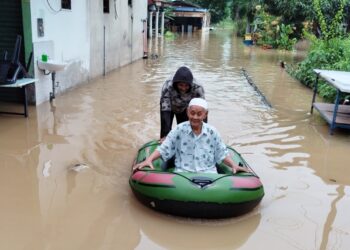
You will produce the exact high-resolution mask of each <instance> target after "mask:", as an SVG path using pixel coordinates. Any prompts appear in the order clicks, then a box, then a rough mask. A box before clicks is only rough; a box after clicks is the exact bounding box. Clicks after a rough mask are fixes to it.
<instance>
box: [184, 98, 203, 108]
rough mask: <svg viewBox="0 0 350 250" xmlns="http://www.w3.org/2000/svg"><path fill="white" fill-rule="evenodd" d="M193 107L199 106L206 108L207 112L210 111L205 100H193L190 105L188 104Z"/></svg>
mask: <svg viewBox="0 0 350 250" xmlns="http://www.w3.org/2000/svg"><path fill="white" fill-rule="evenodd" d="M191 106H199V107H202V108H204V109H205V110H208V103H207V101H206V100H204V99H203V98H193V99H192V100H191V101H190V104H188V107H191Z"/></svg>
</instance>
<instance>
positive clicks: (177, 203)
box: [129, 141, 264, 218]
mask: <svg viewBox="0 0 350 250" xmlns="http://www.w3.org/2000/svg"><path fill="white" fill-rule="evenodd" d="M158 145H159V143H158V141H150V142H148V143H146V144H145V145H143V146H142V147H141V148H140V149H139V151H138V154H137V157H136V159H135V162H134V164H137V163H139V162H142V161H143V160H145V159H146V157H148V156H149V155H150V154H151V153H152V152H153V151H154V150H155V149H156V148H157V146H158ZM228 150H229V152H230V155H231V156H232V159H233V160H234V162H236V163H237V164H239V165H240V166H243V167H246V168H248V169H250V170H251V173H246V172H239V173H236V174H234V175H233V174H232V171H231V169H230V168H229V167H228V166H226V165H225V164H223V163H222V164H220V165H218V166H217V170H218V173H217V174H212V173H187V172H186V173H183V172H181V173H178V172H174V167H173V166H171V164H168V165H170V166H168V167H167V168H166V169H164V165H165V164H164V162H163V161H162V160H161V158H160V159H157V160H156V161H154V162H153V165H154V168H155V169H154V170H151V169H149V168H143V169H142V170H139V171H136V172H133V173H132V174H131V176H130V179H129V184H130V186H131V189H132V191H133V193H134V194H135V196H136V198H137V199H138V200H139V201H140V202H141V203H143V204H144V205H146V206H147V207H150V208H152V209H155V210H157V211H160V212H163V213H168V214H172V215H177V216H185V217H193V218H227V217H233V216H239V215H242V214H244V213H247V212H249V211H251V210H252V209H253V208H254V207H256V206H257V205H258V204H259V202H260V201H261V199H262V198H263V196H264V188H263V185H262V183H261V182H260V179H259V177H258V176H257V175H256V174H255V173H254V172H253V170H252V169H251V168H250V167H249V166H248V164H247V163H246V162H245V161H244V159H243V158H242V157H241V156H240V155H239V154H238V153H237V152H236V151H235V150H234V149H233V148H231V147H228Z"/></svg>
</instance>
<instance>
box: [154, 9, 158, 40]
mask: <svg viewBox="0 0 350 250" xmlns="http://www.w3.org/2000/svg"><path fill="white" fill-rule="evenodd" d="M158 25H159V10H157V12H156V27H155V30H156V38H157V37H158V31H159V26H158Z"/></svg>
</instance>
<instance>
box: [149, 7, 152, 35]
mask: <svg viewBox="0 0 350 250" xmlns="http://www.w3.org/2000/svg"><path fill="white" fill-rule="evenodd" d="M152 19H153V12H152V11H150V12H149V38H152V35H153V34H152V26H153V23H152Z"/></svg>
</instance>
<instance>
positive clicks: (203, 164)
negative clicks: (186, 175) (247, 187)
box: [157, 121, 228, 173]
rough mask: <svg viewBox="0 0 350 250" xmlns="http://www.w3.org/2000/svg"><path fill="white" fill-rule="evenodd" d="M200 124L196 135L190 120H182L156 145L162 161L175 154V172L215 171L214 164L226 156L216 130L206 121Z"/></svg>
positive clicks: (226, 151)
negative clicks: (200, 128)
mask: <svg viewBox="0 0 350 250" xmlns="http://www.w3.org/2000/svg"><path fill="white" fill-rule="evenodd" d="M202 125H203V126H202V132H201V134H200V135H196V134H194V133H193V131H192V128H191V125H190V122H189V121H187V122H183V123H181V124H179V125H177V126H176V127H175V128H174V129H173V130H171V131H170V133H169V134H168V136H167V137H166V139H165V141H164V142H163V143H162V144H161V145H160V146H158V148H157V150H158V151H159V152H160V154H161V157H162V159H163V160H164V161H167V160H169V159H170V158H171V157H173V156H174V155H175V171H176V172H202V173H203V172H205V173H217V171H216V167H215V164H216V163H218V164H220V163H221V162H222V161H223V159H224V158H225V157H226V156H227V154H228V150H227V148H226V145H225V144H224V143H223V141H222V139H221V137H220V135H219V133H218V132H217V130H216V129H215V128H214V127H212V126H210V125H209V124H207V123H204V122H203V124H202Z"/></svg>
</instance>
